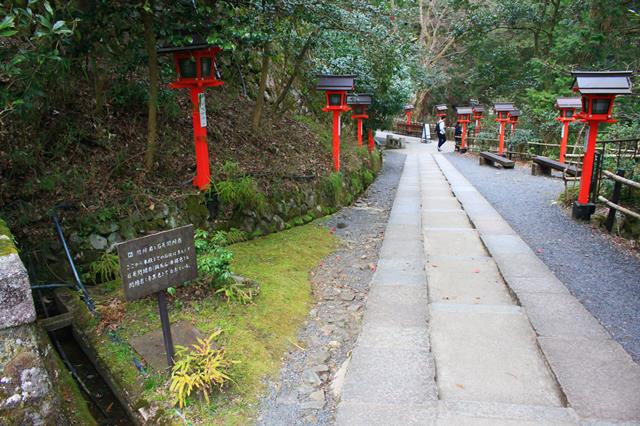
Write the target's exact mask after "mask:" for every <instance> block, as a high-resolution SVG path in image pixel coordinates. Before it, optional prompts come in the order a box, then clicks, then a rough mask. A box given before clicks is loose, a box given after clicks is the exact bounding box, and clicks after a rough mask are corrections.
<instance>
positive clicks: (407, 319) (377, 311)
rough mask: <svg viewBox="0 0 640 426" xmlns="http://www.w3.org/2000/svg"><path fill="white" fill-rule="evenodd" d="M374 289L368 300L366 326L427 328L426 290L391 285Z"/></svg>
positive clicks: (365, 315)
mask: <svg viewBox="0 0 640 426" xmlns="http://www.w3.org/2000/svg"><path fill="white" fill-rule="evenodd" d="M374 289H375V291H373V292H372V294H371V295H369V298H368V299H367V309H366V311H365V314H364V319H363V321H364V324H372V325H376V326H394V327H410V328H411V327H423V328H426V326H427V319H428V309H427V289H426V288H417V289H416V288H414V287H408V288H407V287H406V286H397V285H389V286H382V287H377V288H376V287H374Z"/></svg>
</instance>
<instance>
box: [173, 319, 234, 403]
mask: <svg viewBox="0 0 640 426" xmlns="http://www.w3.org/2000/svg"><path fill="white" fill-rule="evenodd" d="M221 332H222V330H218V331H216V332H215V333H213V334H211V335H210V336H209V337H207V338H206V339H204V340H202V339H198V343H197V344H193V345H192V348H191V349H188V348H186V347H184V346H180V345H176V356H175V359H176V362H175V364H174V365H173V367H172V369H171V385H170V386H169V390H170V391H171V392H173V394H174V397H175V403H176V404H178V406H179V407H180V408H183V407H184V406H185V404H186V402H187V398H188V397H189V396H190V395H191V393H192V392H193V391H198V392H202V393H203V395H204V398H205V400H206V401H207V404H208V403H209V394H210V393H211V391H212V388H213V386H218V387H219V388H222V386H223V385H224V384H225V383H226V382H227V381H228V380H231V378H230V377H229V372H228V370H229V368H230V367H231V366H232V365H233V364H234V361H230V360H229V359H227V358H226V356H225V351H224V349H218V348H217V347H216V345H215V339H216V338H217V337H218V336H219V335H220V333H221Z"/></svg>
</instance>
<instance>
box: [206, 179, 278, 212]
mask: <svg viewBox="0 0 640 426" xmlns="http://www.w3.org/2000/svg"><path fill="white" fill-rule="evenodd" d="M214 189H215V191H216V194H218V198H219V199H220V201H222V202H223V203H226V204H229V205H231V206H233V207H234V209H238V210H244V209H255V210H262V209H263V208H264V206H265V204H266V199H265V196H264V194H263V193H262V192H260V190H259V189H258V185H257V184H256V182H255V180H254V179H253V178H252V177H250V176H243V177H241V178H230V179H227V180H222V181H219V182H217V183H216V184H215V185H214Z"/></svg>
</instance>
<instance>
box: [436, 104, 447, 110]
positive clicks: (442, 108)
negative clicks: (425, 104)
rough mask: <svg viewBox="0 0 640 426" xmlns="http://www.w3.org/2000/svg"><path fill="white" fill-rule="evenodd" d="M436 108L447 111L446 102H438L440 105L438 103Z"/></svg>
mask: <svg viewBox="0 0 640 426" xmlns="http://www.w3.org/2000/svg"><path fill="white" fill-rule="evenodd" d="M436 110H437V111H446V110H447V105H446V104H438V105H436Z"/></svg>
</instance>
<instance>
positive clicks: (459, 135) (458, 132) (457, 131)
mask: <svg viewBox="0 0 640 426" xmlns="http://www.w3.org/2000/svg"><path fill="white" fill-rule="evenodd" d="M453 137H454V139H455V141H456V147H455V150H456V151H460V145H461V144H462V124H460V122H459V121H456V127H455V131H454V133H453Z"/></svg>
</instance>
